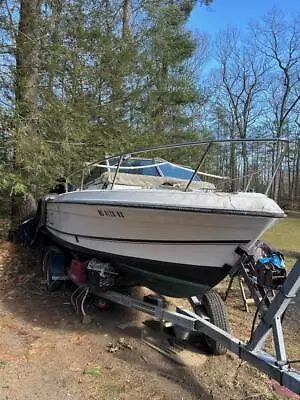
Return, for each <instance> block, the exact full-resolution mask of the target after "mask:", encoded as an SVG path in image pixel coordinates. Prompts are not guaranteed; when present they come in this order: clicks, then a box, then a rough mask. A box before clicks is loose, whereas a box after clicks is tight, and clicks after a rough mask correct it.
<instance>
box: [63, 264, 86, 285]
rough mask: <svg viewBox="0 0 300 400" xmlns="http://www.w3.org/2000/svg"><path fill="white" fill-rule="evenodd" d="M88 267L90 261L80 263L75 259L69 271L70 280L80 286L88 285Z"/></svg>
mask: <svg viewBox="0 0 300 400" xmlns="http://www.w3.org/2000/svg"><path fill="white" fill-rule="evenodd" d="M87 265H88V260H86V261H79V260H76V259H73V260H72V261H71V266H70V268H69V270H68V276H69V278H70V279H71V280H72V281H74V282H75V283H78V284H84V283H87V270H86V268H87Z"/></svg>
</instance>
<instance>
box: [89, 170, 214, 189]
mask: <svg viewBox="0 0 300 400" xmlns="http://www.w3.org/2000/svg"><path fill="white" fill-rule="evenodd" d="M114 175H115V173H114V172H104V173H103V174H101V176H100V177H99V178H98V179H97V180H96V181H94V182H93V186H96V185H97V186H98V185H101V186H102V185H109V184H112V182H113V178H114ZM115 184H117V185H124V186H138V187H143V188H147V189H152V188H164V189H168V188H170V189H174V188H178V189H184V188H185V187H186V185H187V181H186V180H184V179H177V178H169V177H167V176H148V175H138V174H126V173H123V172H119V173H118V175H117V177H116V180H115ZM190 188H191V189H194V190H200V189H209V190H215V185H214V184H213V183H210V182H204V181H194V182H192V183H191V185H190Z"/></svg>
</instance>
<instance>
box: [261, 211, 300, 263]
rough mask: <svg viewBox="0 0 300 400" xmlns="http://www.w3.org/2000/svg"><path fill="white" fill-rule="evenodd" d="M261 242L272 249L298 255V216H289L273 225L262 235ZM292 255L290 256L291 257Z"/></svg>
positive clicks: (299, 250) (299, 245) (299, 222)
mask: <svg viewBox="0 0 300 400" xmlns="http://www.w3.org/2000/svg"><path fill="white" fill-rule="evenodd" d="M263 240H265V241H266V242H267V243H270V244H271V245H272V246H273V247H275V248H277V249H280V250H283V251H286V253H287V254H288V255H289V254H290V253H299V255H300V214H298V215H297V214H294V213H293V214H291V215H290V216H289V215H288V217H287V218H285V219H282V220H281V221H279V222H278V223H277V224H275V225H273V226H272V227H271V228H270V229H269V230H268V231H267V232H265V234H264V235H263ZM293 256H294V254H292V257H293Z"/></svg>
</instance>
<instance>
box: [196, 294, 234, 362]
mask: <svg viewBox="0 0 300 400" xmlns="http://www.w3.org/2000/svg"><path fill="white" fill-rule="evenodd" d="M201 303H202V307H203V309H204V311H205V313H206V314H207V316H208V317H209V318H210V322H211V323H212V324H214V325H216V326H217V327H218V328H221V329H223V330H224V331H226V332H229V331H230V327H229V321H228V315H227V310H226V306H225V304H224V302H223V300H222V299H221V296H220V295H219V294H218V293H217V292H216V291H214V290H209V291H208V292H206V293H205V294H204V295H203V297H202V300H201ZM195 312H196V313H197V309H196V310H195ZM204 341H205V344H206V346H207V347H208V349H209V350H210V351H211V352H212V354H215V355H221V354H225V353H226V351H227V349H226V347H225V346H223V345H222V344H221V343H219V342H217V341H215V340H214V339H212V338H210V337H209V336H207V335H204Z"/></svg>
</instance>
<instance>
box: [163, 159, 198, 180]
mask: <svg viewBox="0 0 300 400" xmlns="http://www.w3.org/2000/svg"><path fill="white" fill-rule="evenodd" d="M159 169H160V170H161V172H162V173H163V175H164V176H167V177H169V178H177V179H185V180H189V179H191V177H192V175H193V170H189V169H186V168H181V167H177V166H176V165H172V164H169V163H165V164H163V165H160V166H159ZM194 180H195V181H200V179H199V177H198V176H197V175H196V176H195V178H194Z"/></svg>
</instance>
